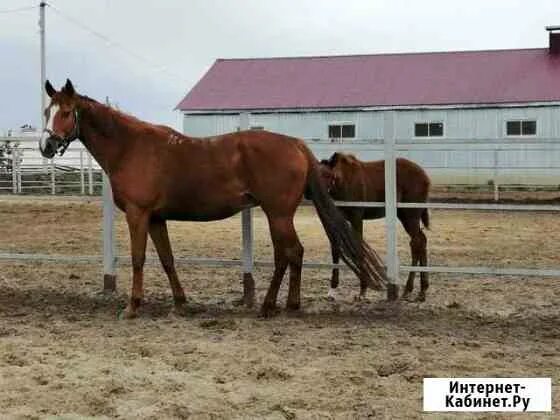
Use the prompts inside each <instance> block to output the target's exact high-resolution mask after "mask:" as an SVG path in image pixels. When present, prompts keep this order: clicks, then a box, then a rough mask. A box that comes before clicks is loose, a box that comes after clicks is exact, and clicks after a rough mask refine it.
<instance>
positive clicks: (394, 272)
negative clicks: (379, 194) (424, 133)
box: [383, 111, 399, 300]
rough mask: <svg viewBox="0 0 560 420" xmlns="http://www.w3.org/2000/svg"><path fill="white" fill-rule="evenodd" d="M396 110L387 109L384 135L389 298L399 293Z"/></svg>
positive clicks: (395, 297)
mask: <svg viewBox="0 0 560 420" xmlns="http://www.w3.org/2000/svg"><path fill="white" fill-rule="evenodd" d="M395 117H396V111H386V112H385V116H384V128H383V137H384V145H385V230H386V233H387V260H386V265H387V277H388V278H389V284H388V285H387V299H388V300H395V299H397V298H398V295H399V255H398V252H397V164H396V153H395Z"/></svg>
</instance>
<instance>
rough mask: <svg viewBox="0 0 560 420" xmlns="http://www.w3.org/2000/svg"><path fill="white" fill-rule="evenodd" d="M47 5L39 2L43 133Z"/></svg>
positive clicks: (44, 125)
mask: <svg viewBox="0 0 560 420" xmlns="http://www.w3.org/2000/svg"><path fill="white" fill-rule="evenodd" d="M45 7H47V3H46V2H44V1H41V2H40V3H39V35H40V37H41V86H40V89H39V92H41V114H40V115H41V135H43V132H44V131H45V128H46V124H47V122H46V121H45V108H46V107H47V101H46V98H45V81H46V78H47V61H46V55H45ZM46 167H47V159H46V158H43V168H44V169H46Z"/></svg>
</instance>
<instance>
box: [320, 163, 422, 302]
mask: <svg viewBox="0 0 560 420" xmlns="http://www.w3.org/2000/svg"><path fill="white" fill-rule="evenodd" d="M321 165H322V170H321V174H322V178H323V180H324V181H325V182H326V183H327V184H328V188H329V192H330V194H331V196H332V197H333V198H334V199H335V200H341V201H385V161H383V160H377V161H373V162H362V161H360V160H358V159H357V158H356V157H355V156H353V155H349V154H344V153H334V154H333V155H332V156H331V158H330V159H328V160H322V161H321ZM429 192H430V178H429V177H428V175H427V174H426V172H425V171H424V170H423V169H422V168H421V167H420V166H418V165H417V164H416V163H414V162H411V161H410V160H407V159H404V158H398V159H397V201H399V202H403V203H407V202H408V203H425V202H427V201H428V195H429ZM341 210H342V212H343V213H344V216H345V217H346V219H347V220H348V221H349V222H350V224H351V225H352V227H353V229H354V231H355V232H356V234H357V235H358V236H359V237H360V238H362V235H363V220H368V219H370V220H371V219H379V218H382V217H385V208H383V207H367V208H356V207H342V208H341ZM397 217H398V218H399V220H400V221H401V223H402V225H403V227H404V229H405V230H406V232H407V233H408V235H409V236H410V252H411V254H412V264H411V265H412V266H415V265H417V264H420V265H421V266H426V265H427V263H428V254H427V239H426V235H424V232H422V229H421V223H422V224H423V225H424V226H425V227H426V228H429V225H430V219H429V214H428V209H425V208H411V209H409V208H402V209H401V208H399V209H397ZM332 257H333V262H335V263H338V259H339V257H340V255H339V251H338V250H337V249H336V248H334V247H333V248H332ZM415 274H416V273H415V272H413V271H411V272H410V273H409V275H408V281H407V283H406V287H405V289H404V292H403V298H408V296H409V295H410V293H411V292H412V289H413V288H414V277H415ZM338 277H339V273H338V269H337V268H335V269H333V271H332V277H331V288H330V290H329V298H330V299H334V298H335V294H336V293H335V290H336V288H337V287H338ZM428 285H429V284H428V273H425V272H422V273H420V292H419V294H418V297H417V298H416V300H418V301H424V300H425V299H426V291H427V290H428ZM365 292H366V285H365V284H363V283H361V290H360V297H364V296H365Z"/></svg>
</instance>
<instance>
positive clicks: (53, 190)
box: [50, 159, 56, 195]
mask: <svg viewBox="0 0 560 420" xmlns="http://www.w3.org/2000/svg"><path fill="white" fill-rule="evenodd" d="M50 168H51V194H52V195H55V194H56V168H55V166H54V159H51V164H50Z"/></svg>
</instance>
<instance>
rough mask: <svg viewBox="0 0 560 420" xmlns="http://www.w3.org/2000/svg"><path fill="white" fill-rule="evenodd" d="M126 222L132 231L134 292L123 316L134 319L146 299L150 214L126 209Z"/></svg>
mask: <svg viewBox="0 0 560 420" xmlns="http://www.w3.org/2000/svg"><path fill="white" fill-rule="evenodd" d="M126 221H127V223H128V229H129V231H130V249H131V254H132V292H131V294H130V302H129V304H128V306H127V307H126V308H125V310H124V312H123V313H122V314H121V316H122V317H123V318H134V317H136V315H137V310H138V308H139V307H140V304H141V303H142V299H143V298H144V285H143V283H144V273H143V271H144V262H145V260H146V241H147V238H148V223H149V213H148V212H147V211H145V210H141V209H137V208H127V209H126Z"/></svg>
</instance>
